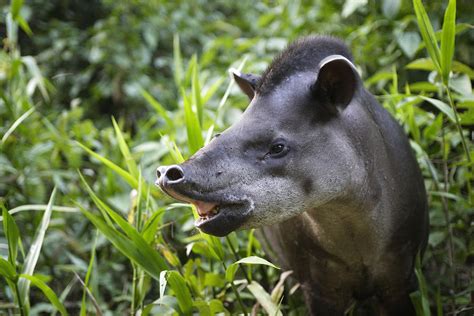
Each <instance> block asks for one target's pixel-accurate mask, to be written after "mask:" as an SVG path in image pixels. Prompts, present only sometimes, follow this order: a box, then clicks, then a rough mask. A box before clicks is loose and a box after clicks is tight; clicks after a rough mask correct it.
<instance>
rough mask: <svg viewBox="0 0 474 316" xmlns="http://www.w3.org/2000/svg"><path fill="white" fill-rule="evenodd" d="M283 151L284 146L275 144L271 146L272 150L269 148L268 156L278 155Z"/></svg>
mask: <svg viewBox="0 0 474 316" xmlns="http://www.w3.org/2000/svg"><path fill="white" fill-rule="evenodd" d="M283 149H285V145H283V144H275V145H273V146H272V148H270V154H271V155H276V154H279V153H281V152H282V151H283Z"/></svg>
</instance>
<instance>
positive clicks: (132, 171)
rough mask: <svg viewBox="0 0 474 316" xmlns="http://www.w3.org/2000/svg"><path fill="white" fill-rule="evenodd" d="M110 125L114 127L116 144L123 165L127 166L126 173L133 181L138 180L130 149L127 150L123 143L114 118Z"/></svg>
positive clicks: (136, 168) (125, 144)
mask: <svg viewBox="0 0 474 316" xmlns="http://www.w3.org/2000/svg"><path fill="white" fill-rule="evenodd" d="M112 125H113V126H114V130H115V135H116V136H117V142H118V144H119V148H120V152H121V153H122V156H123V157H124V158H125V163H126V165H127V168H128V171H129V172H130V174H131V175H132V177H134V178H135V179H136V178H138V167H137V164H136V162H135V159H133V157H132V154H131V153H130V149H129V148H128V145H127V143H126V142H125V138H124V137H123V134H122V131H121V130H120V127H119V126H118V124H117V121H115V118H113V117H112Z"/></svg>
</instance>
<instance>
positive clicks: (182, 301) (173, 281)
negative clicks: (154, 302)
mask: <svg viewBox="0 0 474 316" xmlns="http://www.w3.org/2000/svg"><path fill="white" fill-rule="evenodd" d="M166 279H167V281H168V284H169V285H170V287H171V288H172V289H173V291H174V294H175V296H176V298H177V299H178V305H179V308H180V309H181V311H182V312H183V314H186V315H189V314H191V312H192V309H193V299H192V296H191V292H189V288H188V286H187V285H186V281H185V280H184V278H183V277H182V276H181V274H179V272H177V271H168V273H167V274H166Z"/></svg>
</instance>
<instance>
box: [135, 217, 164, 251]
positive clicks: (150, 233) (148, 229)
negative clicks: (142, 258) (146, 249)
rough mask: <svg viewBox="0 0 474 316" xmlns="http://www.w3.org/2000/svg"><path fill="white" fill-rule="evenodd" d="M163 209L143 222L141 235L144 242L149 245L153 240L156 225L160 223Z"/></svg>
mask: <svg viewBox="0 0 474 316" xmlns="http://www.w3.org/2000/svg"><path fill="white" fill-rule="evenodd" d="M163 213H164V209H161V210H158V211H156V212H155V213H153V215H151V216H150V218H149V219H148V220H147V221H146V222H145V225H144V227H143V230H142V232H141V235H142V236H143V238H144V239H145V240H146V242H147V243H151V242H152V241H153V239H154V238H155V234H156V231H157V229H158V225H159V224H160V222H161V218H162V215H163Z"/></svg>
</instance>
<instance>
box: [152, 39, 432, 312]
mask: <svg viewBox="0 0 474 316" xmlns="http://www.w3.org/2000/svg"><path fill="white" fill-rule="evenodd" d="M308 41H315V43H311V45H326V46H328V47H326V48H325V50H324V54H322V55H321V54H319V55H318V56H316V57H315V58H318V59H319V60H317V62H316V64H317V67H316V68H314V67H313V68H312V67H306V68H305V67H302V68H301V67H300V68H298V67H293V68H297V69H298V71H292V72H290V73H289V74H288V75H287V76H286V75H283V76H282V77H281V78H277V79H274V81H273V82H272V83H271V84H269V83H268V80H270V79H271V78H270V79H268V78H266V79H265V78H263V79H262V78H260V77H257V76H254V75H244V74H234V76H235V79H236V81H237V83H238V84H239V86H240V87H241V89H242V90H243V91H244V92H245V93H246V94H247V95H248V96H249V98H250V99H251V103H250V105H249V107H248V108H247V110H246V111H245V112H244V114H243V115H242V117H241V119H240V120H239V121H238V122H237V123H236V124H234V125H233V126H231V127H230V128H229V129H227V130H226V131H224V132H223V133H222V134H221V135H220V136H219V137H215V138H214V139H213V140H212V141H211V142H210V143H209V144H208V145H207V146H206V147H204V148H203V149H201V150H200V151H198V152H197V153H196V154H195V155H194V156H193V157H191V158H190V159H189V160H188V161H186V162H184V163H183V164H181V165H174V166H162V167H160V168H159V171H158V180H157V184H158V185H160V187H161V188H162V189H163V190H164V191H165V192H167V193H168V194H169V195H171V196H172V197H174V198H176V199H179V200H182V201H186V202H190V203H195V204H196V203H199V202H198V201H204V202H209V203H216V204H218V205H219V207H220V210H219V213H218V214H217V215H214V216H212V217H210V218H209V219H206V220H203V219H201V220H198V221H197V222H196V226H197V227H198V228H199V229H200V230H201V231H203V232H205V233H208V234H211V235H215V236H225V235H227V234H229V233H230V232H232V231H234V230H238V229H249V228H261V233H262V234H261V236H260V239H261V241H262V242H263V243H264V245H266V249H268V250H269V251H270V252H271V253H272V254H273V255H274V256H275V257H276V259H277V261H278V262H279V263H280V264H281V265H282V266H283V267H284V268H286V269H291V270H293V271H294V276H295V278H296V279H297V280H298V281H299V282H300V283H301V285H302V289H303V293H304V296H305V300H306V303H307V306H308V310H309V313H310V314H312V315H342V314H343V313H344V312H345V311H346V310H347V309H348V308H349V307H350V306H351V304H353V303H354V302H362V301H365V300H368V299H370V300H371V301H373V302H375V303H376V305H377V308H378V309H377V314H380V315H412V314H413V315H414V309H413V306H412V304H411V301H410V298H409V293H410V292H411V291H413V290H415V289H416V287H417V284H416V279H415V277H414V272H413V268H414V261H415V257H416V255H417V254H418V253H422V252H423V250H424V247H425V245H426V239H427V233H428V217H427V204H426V192H425V188H424V183H423V178H422V176H421V173H420V171H419V168H418V165H417V163H416V160H415V158H414V156H413V154H412V151H411V148H410V145H409V142H408V139H407V137H406V136H405V134H404V132H403V130H402V128H401V127H400V126H399V125H398V124H397V123H396V122H395V121H394V119H393V118H392V117H391V116H390V115H389V113H388V112H387V111H386V110H384V109H383V108H382V107H381V106H380V105H379V104H378V103H377V101H376V100H375V99H374V97H373V96H372V95H371V94H370V93H369V92H368V91H367V90H365V88H364V87H363V83H362V81H361V79H360V77H359V75H358V73H357V71H356V70H355V67H354V66H353V64H352V62H351V61H350V56H341V55H340V54H337V52H338V51H337V50H336V49H334V50H332V46H331V45H332V44H331V43H332V41H334V42H336V44H337V45H340V42H338V41H337V40H333V39H330V38H329V39H328V38H320V37H312V38H310V39H309V40H308ZM328 43H329V44H328ZM298 45H299V46H300V47H301V46H304V45H307V43H306V44H305V43H303V44H301V42H299V43H296V44H294V45H293V46H296V48H295V47H293V49H299V48H298ZM337 45H336V46H337ZM301 49H306V48H305V47H302V48H301ZM333 52H336V53H335V54H334V53H333ZM291 56H292V55H291V54H290V57H291ZM295 56H298V55H295ZM284 57H285V56H283V57H280V59H282V58H283V59H284ZM287 57H288V56H287ZM290 57H288V58H290ZM280 62H281V60H280ZM278 66H279V64H278V62H275V63H274V64H273V65H272V66H271V67H278ZM271 67H270V69H269V70H267V72H266V76H269V74H270V75H271V73H272V71H273V70H272V69H271ZM281 67H283V66H281ZM290 68H291V67H290ZM290 68H289V69H290ZM293 68H292V69H293ZM275 71H276V70H275ZM264 76H265V74H264ZM264 80H267V83H266V88H265V82H264ZM259 84H260V87H259V86H258V85H259ZM262 86H263V88H262ZM264 88H265V89H266V90H264ZM259 89H260V90H259Z"/></svg>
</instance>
